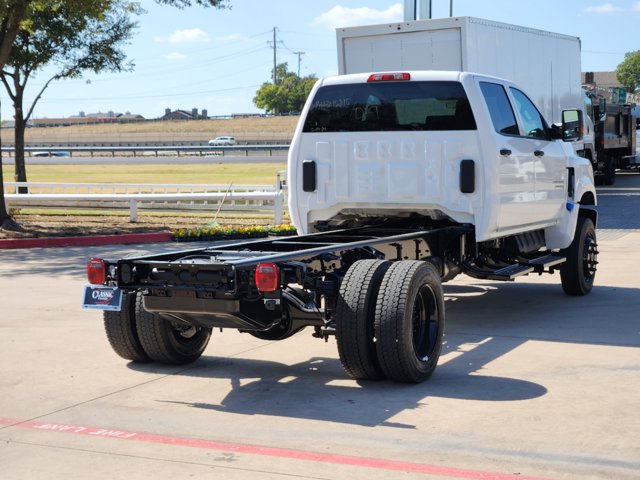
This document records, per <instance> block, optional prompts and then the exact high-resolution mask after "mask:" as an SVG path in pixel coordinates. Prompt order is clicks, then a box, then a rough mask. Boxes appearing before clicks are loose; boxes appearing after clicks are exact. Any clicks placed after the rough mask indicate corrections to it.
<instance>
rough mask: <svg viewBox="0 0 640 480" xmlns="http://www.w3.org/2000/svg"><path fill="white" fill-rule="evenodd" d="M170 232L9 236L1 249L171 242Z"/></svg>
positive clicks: (0, 243)
mask: <svg viewBox="0 0 640 480" xmlns="http://www.w3.org/2000/svg"><path fill="white" fill-rule="evenodd" d="M170 241H171V233H170V232H158V233H128V234H124V235H92V236H86V237H44V238H8V239H3V240H0V249H17V248H49V247H91V246H95V245H118V244H128V243H157V242H170Z"/></svg>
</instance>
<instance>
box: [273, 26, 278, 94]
mask: <svg viewBox="0 0 640 480" xmlns="http://www.w3.org/2000/svg"><path fill="white" fill-rule="evenodd" d="M277 31H278V27H273V84H274V85H275V84H276V83H277V80H278V77H277V75H276V69H277V67H278V60H277V58H276V57H277V52H278V43H277V42H276V32H277Z"/></svg>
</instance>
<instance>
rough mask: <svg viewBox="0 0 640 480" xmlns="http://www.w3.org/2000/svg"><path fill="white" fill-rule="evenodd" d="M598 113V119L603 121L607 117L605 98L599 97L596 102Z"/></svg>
mask: <svg viewBox="0 0 640 480" xmlns="http://www.w3.org/2000/svg"><path fill="white" fill-rule="evenodd" d="M598 113H599V114H600V121H601V122H604V121H605V120H606V119H607V100H606V99H605V98H601V99H600V102H599V103H598Z"/></svg>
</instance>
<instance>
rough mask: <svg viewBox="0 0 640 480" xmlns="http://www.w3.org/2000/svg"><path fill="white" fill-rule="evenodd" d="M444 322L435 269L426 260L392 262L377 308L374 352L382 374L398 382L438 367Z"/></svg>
mask: <svg viewBox="0 0 640 480" xmlns="http://www.w3.org/2000/svg"><path fill="white" fill-rule="evenodd" d="M444 324H445V312H444V295H443V293H442V284H441V282H440V276H439V274H438V272H437V270H436V268H435V267H434V266H433V265H432V264H431V263H429V262H425V261H413V260H409V261H400V262H396V263H394V264H393V265H392V266H391V268H389V270H388V271H387V272H386V274H385V276H384V278H383V279H382V283H381V285H380V291H379V293H378V301H377V304H376V316H375V334H376V351H377V353H378V360H379V361H380V366H381V368H382V371H383V372H384V374H385V375H386V376H387V377H388V378H389V379H391V380H396V381H398V382H413V383H419V382H423V381H425V380H426V379H428V378H429V377H430V376H431V375H432V374H433V372H434V370H435V368H436V365H437V364H438V358H439V357H440V351H441V349H442V338H443V335H444Z"/></svg>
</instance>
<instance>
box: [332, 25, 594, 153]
mask: <svg viewBox="0 0 640 480" xmlns="http://www.w3.org/2000/svg"><path fill="white" fill-rule="evenodd" d="M336 34H337V46H338V73H339V74H340V75H345V74H350V73H366V72H384V71H408V70H452V71H465V72H475V73H481V74H485V75H492V76H494V77H500V78H505V79H507V80H510V81H512V82H514V83H516V84H517V85H519V86H520V87H521V88H522V89H523V90H524V91H525V92H526V93H527V95H528V96H529V97H530V98H531V99H532V100H533V102H534V103H535V104H536V106H537V107H538V108H539V109H540V111H541V113H542V114H543V115H544V117H545V118H546V119H547V121H549V122H551V123H556V124H559V123H560V122H561V121H562V118H561V116H562V111H563V110H566V109H580V110H581V111H582V112H583V116H584V125H585V128H584V132H583V136H582V138H581V139H580V140H576V141H575V142H574V149H575V151H576V152H577V153H578V154H579V155H581V156H584V157H586V158H589V159H590V160H591V161H592V163H594V160H595V146H594V136H593V123H592V121H591V119H590V118H589V117H588V116H587V115H586V113H585V107H584V97H583V91H582V86H581V76H580V73H581V72H580V68H581V67H580V39H579V38H578V37H573V36H569V35H563V34H559V33H552V32H547V31H543V30H537V29H533V28H527V27H521V26H517V25H510V24H506V23H500V22H494V21H491V20H485V19H481V18H475V17H454V18H444V19H435V20H417V21H409V22H402V23H390V24H382V25H367V26H360V27H349V28H339V29H338V30H337V31H336Z"/></svg>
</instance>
